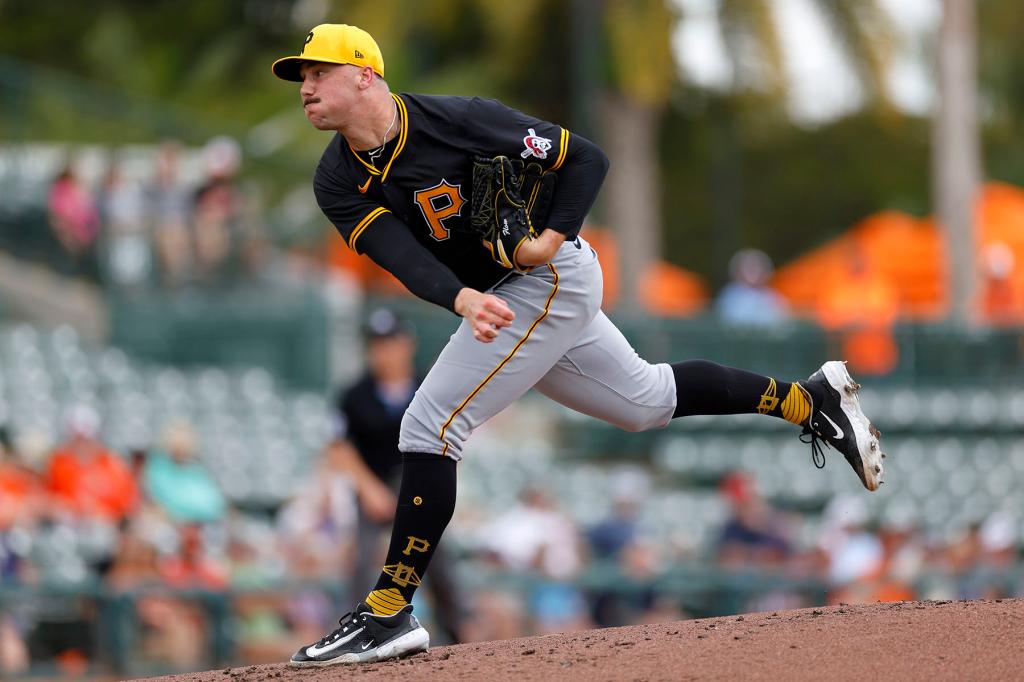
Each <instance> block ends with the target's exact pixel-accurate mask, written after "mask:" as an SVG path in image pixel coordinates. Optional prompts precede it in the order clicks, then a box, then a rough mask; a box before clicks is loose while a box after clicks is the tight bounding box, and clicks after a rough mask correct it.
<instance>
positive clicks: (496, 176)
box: [470, 156, 555, 272]
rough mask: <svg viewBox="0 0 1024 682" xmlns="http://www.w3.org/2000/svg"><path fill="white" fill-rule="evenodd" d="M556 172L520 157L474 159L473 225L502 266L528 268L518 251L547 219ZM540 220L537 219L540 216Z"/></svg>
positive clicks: (471, 223) (525, 269) (535, 234)
mask: <svg viewBox="0 0 1024 682" xmlns="http://www.w3.org/2000/svg"><path fill="white" fill-rule="evenodd" d="M554 180H555V175H554V173H549V172H545V171H544V170H543V169H542V168H541V167H540V165H538V164H535V163H531V164H529V165H527V166H525V168H524V165H523V162H522V161H519V160H518V159H515V160H513V159H509V158H508V157H507V156H496V157H494V158H493V159H487V158H482V157H478V158H477V159H476V160H475V161H474V162H473V200H472V214H471V216H470V228H471V230H472V232H473V233H474V234H476V235H478V236H479V237H480V240H481V241H482V242H483V245H484V247H485V248H486V249H487V250H488V252H489V253H490V254H491V258H492V259H493V260H494V261H495V262H496V263H498V264H499V265H501V266H502V267H506V268H509V269H511V270H515V271H516V272H527V271H529V270H530V268H529V267H522V266H520V265H519V264H518V263H517V262H516V252H517V251H518V250H519V247H521V246H522V245H523V243H525V242H526V241H527V240H529V239H533V238H534V237H535V236H537V230H538V229H543V227H536V228H535V226H542V225H543V224H544V222H545V221H546V220H547V212H548V210H549V207H550V203H551V195H552V192H553V191H554ZM538 219H539V220H540V222H537V220H538Z"/></svg>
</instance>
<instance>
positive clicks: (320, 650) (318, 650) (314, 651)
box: [306, 628, 365, 658]
mask: <svg viewBox="0 0 1024 682" xmlns="http://www.w3.org/2000/svg"><path fill="white" fill-rule="evenodd" d="M363 630H365V628H359V629H358V630H353V631H352V634H350V635H347V636H345V637H342V638H341V639H339V640H337V641H336V642H331V643H330V644H328V645H326V646H324V647H319V646H316V645H315V644H314V645H313V646H311V647H307V648H306V655H307V656H309V657H310V658H314V657H316V656H319V655H320V654H326V653H327V652H328V651H334V650H335V649H337V648H338V647H339V646H341V645H342V644H346V643H347V642H350V641H352V638H353V637H355V636H356V635H358V634H359V633H360V632H362V631H363Z"/></svg>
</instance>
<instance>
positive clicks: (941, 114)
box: [932, 0, 981, 324]
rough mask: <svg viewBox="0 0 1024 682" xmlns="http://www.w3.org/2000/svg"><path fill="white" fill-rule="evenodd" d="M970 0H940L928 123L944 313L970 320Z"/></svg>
mask: <svg viewBox="0 0 1024 682" xmlns="http://www.w3.org/2000/svg"><path fill="white" fill-rule="evenodd" d="M975 20H976V18H975V4H974V0H944V2H943V17H942V27H941V29H940V31H939V44H938V81H939V102H938V107H937V110H936V112H935V117H934V119H933V124H932V150H933V153H932V201H933V203H934V205H935V213H936V215H937V216H938V218H939V223H940V224H941V225H942V226H943V227H944V229H945V230H946V239H947V251H948V253H949V262H950V266H951V267H950V273H949V285H950V288H949V291H950V302H951V304H952V305H951V309H950V318H951V319H952V321H954V322H956V323H960V324H968V323H969V321H970V319H971V318H970V305H971V299H972V297H973V291H974V240H973V235H974V207H975V197H976V195H977V190H978V183H979V181H980V175H981V157H980V151H979V140H978V120H977V117H978V114H977V107H978V84H977V57H976V43H975V40H976V39H975Z"/></svg>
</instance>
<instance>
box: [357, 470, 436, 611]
mask: <svg viewBox="0 0 1024 682" xmlns="http://www.w3.org/2000/svg"><path fill="white" fill-rule="evenodd" d="M455 470H456V462H455V460H453V459H452V458H451V457H446V456H444V455H430V454H424V453H419V452H415V453H408V452H407V453H405V454H403V456H402V485H401V486H400V488H399V491H398V508H397V510H396V511H395V525H394V528H393V529H392V530H391V544H390V546H389V547H388V556H387V559H386V560H385V562H384V570H383V571H382V572H381V574H380V578H378V579H377V585H376V586H375V587H374V588H373V590H372V591H371V592H370V594H369V595H368V596H367V597H366V603H367V605H368V606H369V607H370V608H371V609H373V612H374V613H376V614H378V615H382V616H389V615H391V614H393V613H396V612H398V611H399V610H400V609H401V608H402V607H403V606H405V605H406V604H408V603H409V602H411V601H412V595H413V592H415V591H416V588H417V587H419V585H420V580H422V579H423V574H424V573H426V570H427V565H428V564H429V563H430V557H432V556H433V555H434V550H435V549H436V548H437V543H438V542H440V541H441V535H442V534H443V533H444V529H445V528H446V527H447V526H448V522H449V521H451V519H452V514H453V513H454V511H455Z"/></svg>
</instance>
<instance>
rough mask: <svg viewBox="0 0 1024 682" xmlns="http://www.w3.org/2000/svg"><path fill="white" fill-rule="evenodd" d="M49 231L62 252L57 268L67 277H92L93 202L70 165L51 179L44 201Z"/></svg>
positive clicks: (96, 222)
mask: <svg viewBox="0 0 1024 682" xmlns="http://www.w3.org/2000/svg"><path fill="white" fill-rule="evenodd" d="M47 212H48V213H49V217H50V228H51V229H52V230H53V233H54V235H55V236H56V237H57V241H58V242H59V243H60V245H61V247H62V248H63V250H64V259H63V261H61V262H60V264H59V266H58V267H59V268H60V269H61V270H62V271H64V272H65V273H67V274H75V275H95V263H94V260H95V245H96V238H97V237H98V236H99V230H100V221H99V212H98V211H97V209H96V202H95V200H94V198H93V196H92V194H91V193H90V192H89V190H88V189H87V188H86V187H85V186H84V185H83V184H82V183H81V182H80V181H79V179H78V177H77V176H76V175H75V173H74V170H73V169H72V167H71V166H70V165H68V166H66V167H65V168H64V170H63V171H61V173H60V174H59V175H58V176H57V177H56V178H55V179H54V181H53V184H52V185H51V186H50V193H49V197H48V198H47Z"/></svg>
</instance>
